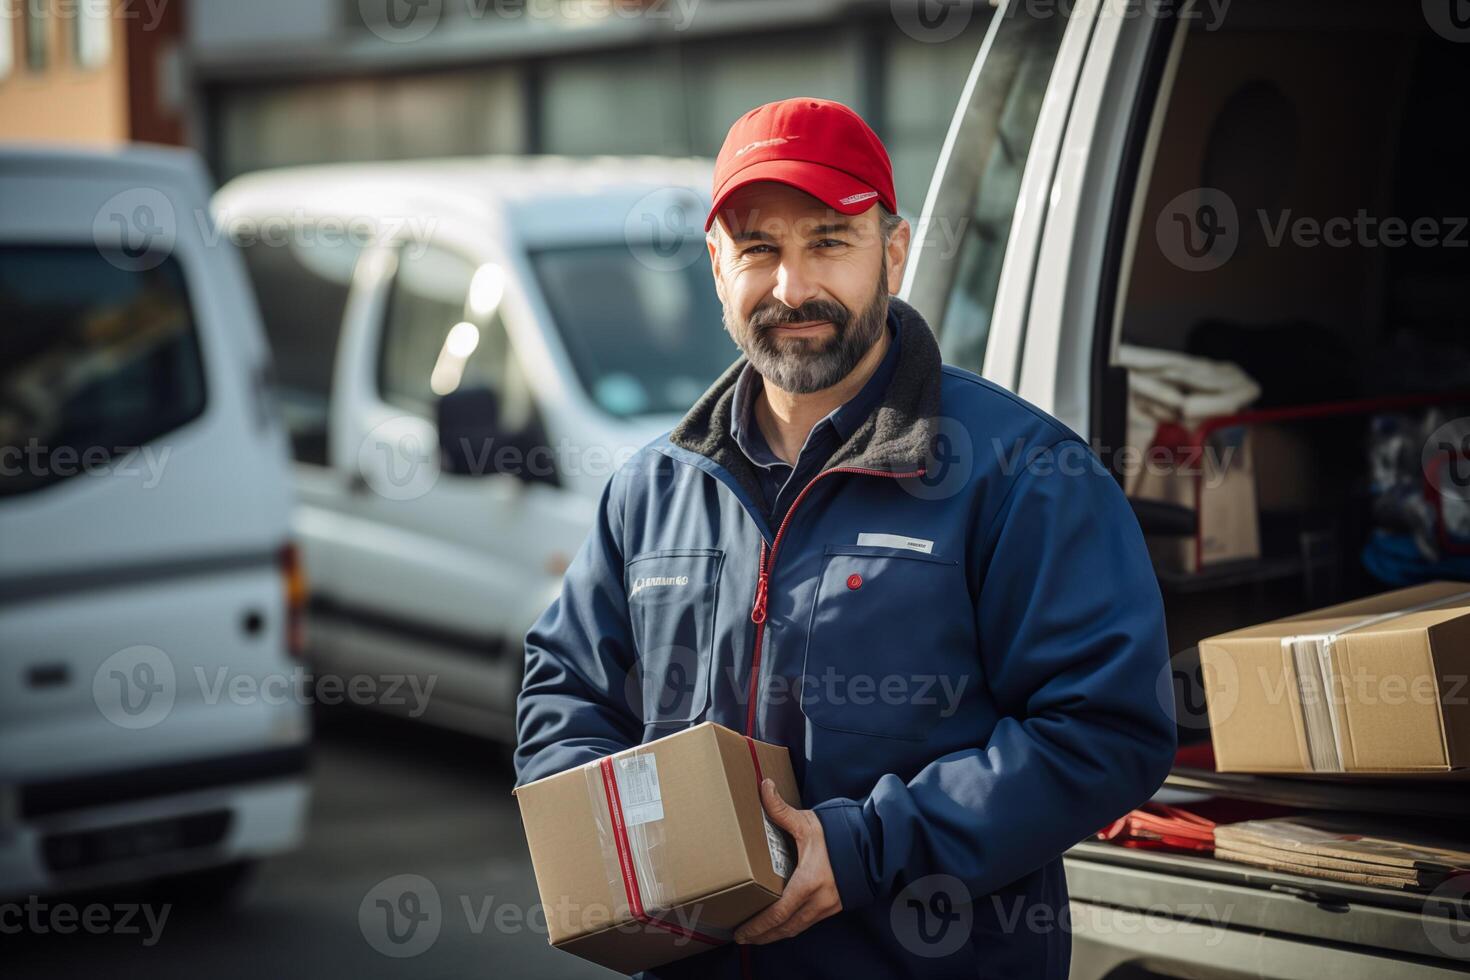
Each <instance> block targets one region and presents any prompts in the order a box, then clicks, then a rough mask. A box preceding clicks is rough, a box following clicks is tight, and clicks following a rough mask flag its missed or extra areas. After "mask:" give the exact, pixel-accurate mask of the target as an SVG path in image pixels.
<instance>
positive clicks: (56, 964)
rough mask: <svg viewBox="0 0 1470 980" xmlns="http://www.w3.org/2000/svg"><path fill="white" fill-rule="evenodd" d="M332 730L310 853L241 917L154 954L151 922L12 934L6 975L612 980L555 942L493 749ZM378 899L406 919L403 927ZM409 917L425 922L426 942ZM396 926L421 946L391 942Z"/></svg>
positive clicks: (180, 927) (271, 874)
mask: <svg viewBox="0 0 1470 980" xmlns="http://www.w3.org/2000/svg"><path fill="white" fill-rule="evenodd" d="M324 721H325V724H323V725H322V726H321V727H320V729H319V737H318V747H317V751H316V762H315V773H314V781H315V787H316V788H315V799H314V804H313V812H312V819H311V827H310V832H309V836H308V839H307V842H306V846H305V847H304V849H302V850H301V851H300V852H299V853H297V854H295V855H294V856H291V857H288V858H282V859H278V860H276V861H273V862H271V863H269V864H267V865H266V866H265V867H264V868H263V869H262V871H261V873H260V874H259V875H258V876H257V877H256V878H255V880H254V881H253V883H252V884H251V886H250V887H249V888H248V890H247V891H245V892H244V894H243V898H242V900H241V901H240V902H239V903H238V904H237V905H236V906H235V907H234V908H232V909H228V910H224V911H214V912H206V911H203V910H198V909H195V910H192V911H191V910H187V909H183V908H178V907H176V908H174V909H173V910H171V911H170V913H169V915H168V918H167V919H166V920H164V922H163V925H162V929H161V930H158V932H157V935H158V940H157V942H156V943H154V944H153V945H152V946H147V945H145V939H146V938H147V937H148V935H149V934H150V933H151V932H152V931H153V930H152V929H151V928H150V926H149V925H148V923H147V921H146V920H145V919H144V917H143V916H142V915H141V914H139V915H138V916H137V923H138V925H139V926H140V927H141V929H140V932H139V933H138V934H133V935H126V936H124V935H103V936H89V935H84V934H82V933H80V932H78V933H74V934H71V935H58V934H55V933H48V934H45V935H37V934H35V933H34V931H30V930H28V931H25V932H22V933H21V934H19V935H15V934H0V976H3V977H5V978H6V980H20V978H28V977H46V978H48V980H54V978H69V977H87V978H94V977H99V976H101V977H105V978H106V980H127V978H133V977H139V978H142V977H147V978H148V980H169V978H173V977H178V978H181V980H199V978H201V977H208V978H210V980H216V978H235V977H239V978H250V980H256V978H261V977H270V978H282V980H285V978H295V977H302V978H311V980H329V978H335V977H338V976H347V977H353V978H354V980H367V978H374V977H413V978H416V980H419V978H426V980H427V978H437V977H445V978H448V977H455V978H473V977H505V976H514V977H572V978H576V977H611V976H613V974H610V973H606V972H604V971H602V970H600V969H598V968H596V967H593V966H591V965H590V964H586V963H584V962H583V961H581V960H578V959H576V958H575V957H572V956H570V955H568V954H565V953H561V952H558V951H556V950H553V949H551V948H550V947H548V946H547V945H546V935H545V926H544V923H542V922H541V920H540V919H539V918H538V917H536V916H535V914H534V907H535V905H536V886H535V881H534V879H533V878H532V875H531V863H530V859H529V857H528V856H527V854H526V846H525V838H524V836H523V834H522V832H521V825H520V818H519V815H518V814H517V812H516V807H515V801H514V800H513V799H512V798H511V796H510V787H511V783H512V777H511V774H510V770H509V767H508V765H507V764H506V763H505V761H503V757H501V758H498V757H497V754H496V752H495V751H494V749H493V748H492V747H490V746H487V745H486V744H485V743H482V742H478V741H475V740H472V739H465V738H459V737H456V736H452V735H447V734H444V733H441V732H435V731H432V730H428V729H425V728H422V727H420V726H414V725H410V724H407V723H401V722H396V721H392V720H390V719H383V718H379V717H377V716H372V715H366V714H362V713H355V712H344V713H336V714H332V715H329V716H327V717H326V718H325V719H324ZM402 875H413V876H418V878H398V877H397V876H402ZM421 879H422V880H421ZM425 881H426V882H427V883H428V885H432V888H429V887H427V886H426V884H425ZM370 892H371V893H372V895H371V896H370V895H369V893H370ZM408 892H412V893H413V895H412V896H410V897H409V898H408V899H405V898H404V896H405V894H406V893H408ZM434 895H437V897H438V905H439V912H438V914H437V915H434V914H433V910H432V906H433V902H434V899H433V896H434ZM140 898H142V899H143V900H144V901H147V902H150V903H160V904H161V902H160V898H161V896H147V895H144V896H139V895H136V894H132V895H104V896H73V897H68V898H65V899H56V900H53V901H64V902H70V903H71V904H73V905H75V906H76V907H77V908H78V909H83V908H85V906H86V905H87V904H88V903H90V902H96V901H100V902H104V903H109V904H113V903H121V902H127V901H134V902H136V901H138V900H139V899H140ZM379 899H382V900H383V901H385V902H386V903H387V904H388V905H389V906H391V907H393V908H394V909H395V912H396V914H397V915H398V916H399V917H398V918H397V919H396V921H395V923H394V924H392V925H391V926H390V924H389V923H388V922H387V921H386V919H387V914H386V912H385V911H384V906H380V905H379V904H378V901H379ZM405 902H406V903H407V904H405ZM364 906H365V907H366V911H365V913H364V915H363V918H362V920H361V921H360V920H359V909H360V908H362V907H364ZM160 911H161V910H155V913H154V914H155V920H156V919H157V916H158V914H160ZM404 915H411V916H412V917H414V918H417V919H418V920H419V927H418V929H417V931H416V932H413V933H410V932H409V927H408V925H407V919H405V918H403V917H402V916H404ZM426 916H427V917H426ZM528 916H529V925H528V924H527V921H528ZM436 925H437V927H438V928H437V933H436V932H435V926H436ZM389 928H394V929H395V931H396V934H397V936H398V938H399V939H400V940H404V937H405V936H411V938H408V939H407V940H406V941H401V942H399V943H394V942H392V941H390V940H389V938H388V935H387V930H388V929H389ZM375 945H376V946H378V947H382V948H384V949H388V950H391V951H392V952H393V953H395V954H400V955H396V956H389V955H385V954H384V953H382V952H379V951H378V949H377V948H375ZM405 952H406V953H410V954H413V955H409V956H403V955H401V954H403V953H405Z"/></svg>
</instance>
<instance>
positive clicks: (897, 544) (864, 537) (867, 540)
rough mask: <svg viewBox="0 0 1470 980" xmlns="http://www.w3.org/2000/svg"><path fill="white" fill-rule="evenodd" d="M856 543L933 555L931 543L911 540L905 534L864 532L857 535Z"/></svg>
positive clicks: (932, 544) (916, 539) (922, 540)
mask: <svg viewBox="0 0 1470 980" xmlns="http://www.w3.org/2000/svg"><path fill="white" fill-rule="evenodd" d="M857 543H858V544H872V545H877V546H879V547H881V548H907V549H908V550H910V551H922V552H923V553H924V554H926V555H929V554H933V553H934V542H933V541H925V540H924V539H923V538H911V537H909V536H908V535H906V534H878V533H875V532H873V531H864V532H862V533H861V534H859V535H858V539H857Z"/></svg>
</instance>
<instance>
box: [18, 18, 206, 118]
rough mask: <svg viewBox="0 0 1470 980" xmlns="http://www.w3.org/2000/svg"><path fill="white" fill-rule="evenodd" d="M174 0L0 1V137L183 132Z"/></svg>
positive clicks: (182, 86) (184, 98) (182, 82)
mask: <svg viewBox="0 0 1470 980" xmlns="http://www.w3.org/2000/svg"><path fill="white" fill-rule="evenodd" d="M182 32H183V3H182V2H180V0H146V2H145V0H0V139H3V140H27V141H42V142H76V143H94V144H96V143H101V144H112V143H122V142H126V141H129V140H142V141H147V142H155V143H183V142H185V141H186V140H187V138H188V135H189V132H188V129H189V127H188V121H187V119H188V112H187V92H186V85H185V80H184V75H183V73H182V65H181V62H180V53H181V49H180V45H179V42H180V40H181V35H182Z"/></svg>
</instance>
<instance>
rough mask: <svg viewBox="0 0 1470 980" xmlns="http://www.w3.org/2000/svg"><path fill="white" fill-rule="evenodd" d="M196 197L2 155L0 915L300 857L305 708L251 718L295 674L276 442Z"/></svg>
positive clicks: (297, 611) (135, 174)
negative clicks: (22, 900) (79, 892)
mask: <svg viewBox="0 0 1470 980" xmlns="http://www.w3.org/2000/svg"><path fill="white" fill-rule="evenodd" d="M209 190H210V188H209V186H208V180H207V178H206V176H205V174H204V171H203V168H202V167H201V166H200V164H199V162H198V161H197V159H196V158H195V157H194V156H193V155H192V154H188V153H184V152H176V151H167V150H151V149H128V150H122V151H118V152H115V153H103V152H100V151H99V152H82V151H74V150H59V149H57V150H52V149H42V148H20V147H14V146H10V147H4V148H0V199H3V200H4V202H5V204H4V207H3V209H0V344H3V350H4V354H3V356H0V645H3V656H0V661H3V664H4V675H3V679H0V895H7V896H18V895H35V894H43V893H49V892H53V891H57V890H61V889H72V888H79V887H91V886H94V885H100V884H106V883H114V882H135V881H139V880H142V879H150V878H155V877H159V876H164V877H172V876H179V877H180V878H182V879H184V880H185V881H187V882H188V884H189V885H190V886H191V887H192V889H193V893H194V894H196V895H207V894H208V893H210V892H215V893H221V894H223V893H225V892H227V891H229V890H230V889H232V888H233V886H234V885H235V884H237V883H238V882H239V881H240V880H241V879H242V878H243V874H242V872H243V871H245V870H246V869H248V867H249V866H250V864H251V863H252V862H255V861H256V860H258V859H260V858H263V857H265V856H268V855H272V854H279V853H281V852H284V851H287V850H290V849H291V848H293V847H295V846H296V845H297V844H298V843H299V842H300V840H301V837H302V834H303V830H304V822H305V816H306V807H307V801H308V783H307V779H306V766H307V742H308V738H309V716H308V713H307V710H306V707H305V705H304V704H303V703H301V700H300V699H295V698H290V697H262V696H248V694H245V693H243V692H246V691H247V689H248V690H257V691H258V690H263V689H265V688H266V686H268V685H271V683H272V682H273V681H274V682H276V684H275V686H276V687H280V686H281V684H280V682H283V681H287V680H289V678H290V676H291V674H292V673H293V671H296V670H299V669H300V662H299V659H298V656H297V655H298V654H299V652H300V651H299V633H300V622H299V619H300V616H301V614H302V602H301V596H302V594H303V592H304V586H303V585H302V582H301V580H300V570H299V567H298V563H297V560H296V553H295V550H294V548H293V546H292V545H291V543H290V500H291V491H290V477H289V472H288V463H287V452H286V435H285V432H284V431H283V428H282V426H281V425H280V423H279V421H278V419H277V417H276V416H275V415H273V413H272V412H271V411H270V410H269V402H268V399H267V392H266V390H265V388H264V383H265V378H266V376H267V366H268V360H269V353H268V351H267V348H266V345H265V338H264V336H263V334H262V332H261V329H260V324H259V320H258V318H257V314H256V311H255V304H254V301H253V300H252V299H251V297H250V293H249V288H248V285H247V282H246V279H245V271H244V268H243V266H242V264H241V262H240V259H239V256H238V255H237V253H236V252H235V251H234V250H233V249H232V248H231V247H229V243H228V242H224V243H223V244H222V246H221V245H220V244H219V243H218V238H217V236H216V235H214V233H213V230H212V228H211V226H210V223H209V214H208V211H207V207H208V200H209V197H208V195H209ZM222 684H223V687H222V686H221V685H222ZM228 690H233V691H235V692H236V694H237V696H234V697H232V696H229V695H227V694H224V693H223V692H224V691H228Z"/></svg>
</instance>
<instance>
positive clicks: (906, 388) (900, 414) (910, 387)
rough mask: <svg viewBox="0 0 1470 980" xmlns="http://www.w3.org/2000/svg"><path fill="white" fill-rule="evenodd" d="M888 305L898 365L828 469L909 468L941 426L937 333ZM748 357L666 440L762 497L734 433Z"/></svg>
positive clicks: (919, 462)
mask: <svg viewBox="0 0 1470 980" xmlns="http://www.w3.org/2000/svg"><path fill="white" fill-rule="evenodd" d="M888 304H889V308H890V309H892V310H893V311H894V312H895V313H896V314H897V315H898V329H899V337H900V343H899V351H898V365H897V367H896V368H895V369H894V372H893V380H892V381H891V382H890V383H889V385H888V390H887V391H885V392H884V393H883V399H882V400H881V401H880V402H879V403H878V407H877V408H875V409H873V411H872V413H871V414H869V416H868V417H867V419H865V420H864V421H863V423H862V424H861V425H859V426H858V427H857V430H856V431H854V432H853V434H852V436H851V437H850V438H848V440H847V441H846V442H844V443H843V444H842V445H841V446H839V447H837V449H836V450H835V451H834V452H833V454H832V456H831V458H830V459H828V460H827V462H826V463H825V464H824V465H823V467H822V468H823V469H832V468H833V467H837V466H844V467H846V466H853V467H860V468H863V469H873V470H882V471H884V472H889V473H906V472H910V471H912V470H915V469H918V468H920V467H922V466H923V465H924V460H925V459H926V458H927V457H928V454H929V447H930V445H931V444H932V442H933V440H934V436H935V434H936V433H937V432H938V429H939V384H940V367H941V366H942V361H941V358H940V354H939V344H938V342H937V341H935V339H934V332H933V331H932V330H930V329H929V324H927V323H925V322H924V318H923V317H922V316H920V315H919V313H918V311H917V310H915V309H914V308H913V307H912V306H909V305H908V304H907V303H905V302H904V301H903V300H901V299H898V298H897V297H889V300H888ZM746 363H747V361H746V358H745V356H744V355H743V354H742V355H741V356H740V358H739V359H737V360H736V361H735V363H734V364H732V365H730V367H728V368H727V369H726V370H725V373H724V374H722V375H720V377H719V378H718V379H717V380H716V381H715V383H714V384H712V385H710V387H709V390H707V391H706V392H705V393H704V394H703V395H701V396H700V398H699V401H697V402H695V403H694V407H693V408H691V409H690V410H689V413H688V414H687V415H685V416H684V418H683V419H682V420H680V422H679V424H678V425H676V426H675V427H674V429H673V431H671V432H670V433H669V442H671V443H673V444H674V445H675V446H678V447H680V448H681V449H686V450H688V451H689V452H692V453H698V454H699V455H701V456H706V457H708V458H709V459H711V460H713V461H714V462H716V463H718V464H719V465H720V466H723V467H724V468H725V469H726V470H728V471H729V472H730V473H731V474H732V475H733V476H734V477H735V478H736V479H737V480H738V481H739V482H740V484H741V486H743V487H745V488H746V489H747V490H748V491H750V493H751V496H752V497H753V498H754V499H756V500H759V499H760V490H759V483H758V482H757V480H756V476H755V472H754V470H753V468H752V466H751V463H750V460H748V459H747V458H746V457H745V454H744V453H742V452H741V451H740V448H739V447H738V446H736V445H735V440H734V438H733V437H732V436H731V435H730V419H731V406H732V405H733V403H734V400H735V382H736V380H737V379H738V378H739V377H740V371H741V369H743V368H744V367H745V365H746Z"/></svg>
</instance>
